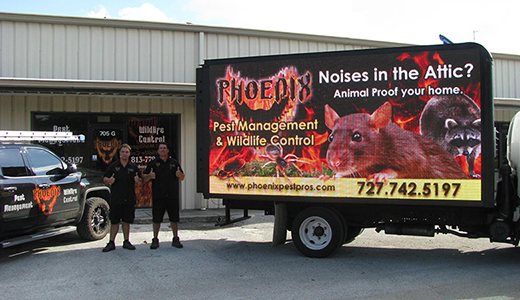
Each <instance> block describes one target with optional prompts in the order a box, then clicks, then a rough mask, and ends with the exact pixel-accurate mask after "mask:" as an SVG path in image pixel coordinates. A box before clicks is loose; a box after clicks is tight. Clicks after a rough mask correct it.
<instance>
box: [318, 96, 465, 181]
mask: <svg viewBox="0 0 520 300" xmlns="http://www.w3.org/2000/svg"><path fill="white" fill-rule="evenodd" d="M391 119H392V105H391V104H390V103H389V102H385V103H384V104H383V105H381V106H380V107H379V108H378V109H376V111H374V112H373V113H372V114H368V113H354V114H350V115H346V116H344V117H340V116H339V115H338V114H337V113H336V111H335V110H333V109H332V108H331V107H330V106H329V105H325V123H326V125H327V127H328V128H329V129H331V130H332V131H331V133H330V135H329V142H330V144H329V148H328V150H327V163H328V165H329V166H330V168H331V169H332V170H333V171H334V172H335V173H336V174H335V176H334V177H355V178H367V179H374V181H386V180H387V179H392V178H425V179H426V178H443V179H458V178H467V176H466V174H465V173H464V172H463V171H462V168H461V167H460V166H459V164H458V163H457V161H456V160H455V158H454V157H453V156H451V155H450V154H449V153H448V152H447V151H446V150H445V149H443V148H442V147H441V146H440V145H438V144H437V143H435V142H433V141H432V140H430V139H427V138H425V137H423V136H421V135H419V134H417V133H414V132H411V131H407V130H404V129H402V128H401V127H399V126H398V125H396V124H395V123H393V122H391Z"/></svg>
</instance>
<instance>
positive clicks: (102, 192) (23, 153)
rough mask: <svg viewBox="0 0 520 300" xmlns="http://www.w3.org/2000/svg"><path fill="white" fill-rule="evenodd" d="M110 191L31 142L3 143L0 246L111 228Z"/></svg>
mask: <svg viewBox="0 0 520 300" xmlns="http://www.w3.org/2000/svg"><path fill="white" fill-rule="evenodd" d="M109 196H110V190H109V188H108V187H107V186H105V185H103V184H93V183H91V182H89V181H88V178H85V176H82V173H81V172H79V171H78V170H77V169H76V167H75V166H74V165H69V164H67V163H65V162H63V161H62V160H61V159H60V158H59V157H58V156H56V155H55V154H54V153H52V152H51V151H49V149H47V148H45V147H43V146H39V145H33V144H1V143H0V201H1V202H0V203H1V209H0V248H6V247H10V246H14V245H18V244H21V243H25V242H30V241H33V240H37V239H43V238H47V237H50V236H54V235H57V234H63V233H67V232H70V231H73V230H77V232H78V234H79V236H80V237H81V238H83V239H86V240H97V239H102V238H103V237H105V236H106V234H107V233H108V231H109V229H110V220H109V218H108V212H109V205H108V199H109Z"/></svg>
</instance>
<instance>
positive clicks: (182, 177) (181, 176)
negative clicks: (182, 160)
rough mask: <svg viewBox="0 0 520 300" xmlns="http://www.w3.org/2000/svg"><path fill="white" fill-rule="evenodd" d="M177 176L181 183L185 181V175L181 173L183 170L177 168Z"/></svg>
mask: <svg viewBox="0 0 520 300" xmlns="http://www.w3.org/2000/svg"><path fill="white" fill-rule="evenodd" d="M175 175H176V176H177V178H179V179H180V180H181V181H182V180H184V173H182V172H181V168H179V167H177V171H175Z"/></svg>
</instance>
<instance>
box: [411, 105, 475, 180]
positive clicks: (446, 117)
mask: <svg viewBox="0 0 520 300" xmlns="http://www.w3.org/2000/svg"><path fill="white" fill-rule="evenodd" d="M419 124H420V125H419V126H420V129H421V134H422V135H423V136H425V137H427V138H429V139H431V140H433V141H435V142H436V143H437V144H439V145H441V146H442V147H443V148H444V149H446V150H447V151H448V152H449V153H450V154H451V155H453V156H454V157H457V156H460V155H464V156H465V157H466V161H467V162H468V172H469V176H470V177H472V178H479V177H480V175H479V174H476V173H475V159H477V158H478V156H479V155H480V152H481V130H480V128H481V119H480V108H479V107H478V105H477V104H476V103H475V101H473V99H471V98H469V97H468V96H466V95H449V96H435V97H433V98H431V99H430V100H429V101H428V103H427V104H426V106H425V107H424V109H423V112H422V114H421V118H420V121H419Z"/></svg>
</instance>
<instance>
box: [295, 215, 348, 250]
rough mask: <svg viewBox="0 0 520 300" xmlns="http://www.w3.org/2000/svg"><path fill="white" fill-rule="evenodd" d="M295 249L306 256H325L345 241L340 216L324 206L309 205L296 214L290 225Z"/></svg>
mask: <svg viewBox="0 0 520 300" xmlns="http://www.w3.org/2000/svg"><path fill="white" fill-rule="evenodd" d="M292 238H293V243H294V245H295V246H296V249H298V251H300V252H301V253H302V254H303V255H305V256H308V257H327V256H329V255H331V254H332V253H333V252H334V251H336V250H337V249H338V248H339V247H340V246H341V245H342V244H343V242H344V241H345V234H344V228H343V224H342V222H341V219H340V217H338V215H337V214H336V213H334V212H333V211H332V210H330V209H328V208H324V207H310V208H307V209H305V210H302V211H301V212H299V213H298V215H296V218H295V219H294V222H293V226H292Z"/></svg>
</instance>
